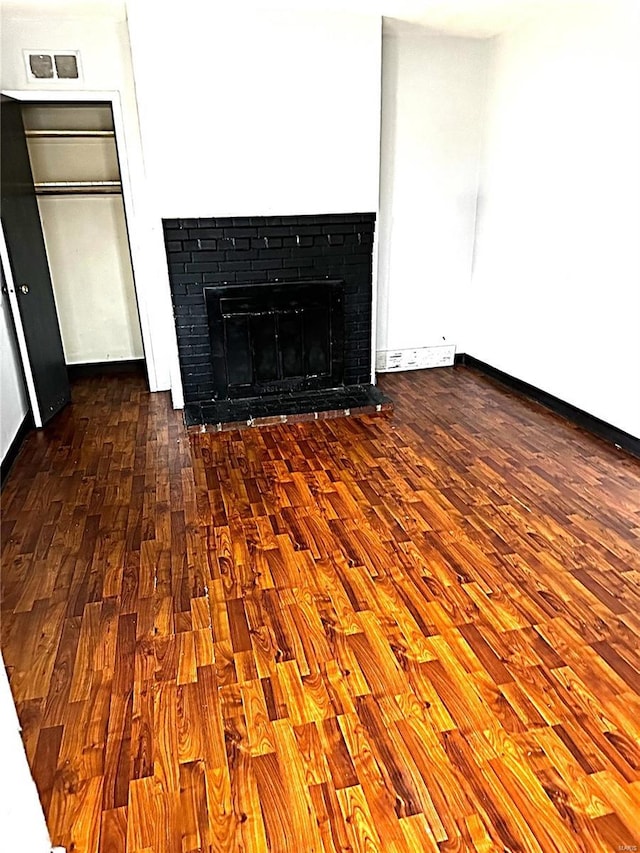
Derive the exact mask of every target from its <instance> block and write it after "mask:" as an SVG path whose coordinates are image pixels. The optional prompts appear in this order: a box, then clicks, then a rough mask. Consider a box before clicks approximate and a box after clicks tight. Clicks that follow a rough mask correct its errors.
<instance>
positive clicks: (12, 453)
mask: <svg viewBox="0 0 640 853" xmlns="http://www.w3.org/2000/svg"><path fill="white" fill-rule="evenodd" d="M34 428H35V425H34V423H33V416H32V414H31V412H27V414H26V415H25V416H24V418H23V419H22V423H21V424H20V426H19V427H18V429H17V431H16V434H15V435H14V437H13V441H12V442H11V444H10V445H9V448H8V450H7V452H6V453H5V455H4V459H3V460H2V465H1V466H0V488H4V485H5V483H6V481H7V477H8V476H9V472H10V471H11V468H12V467H13V463H14V462H15V461H16V459H17V458H18V454H19V453H20V450H21V448H22V445H23V443H24V440H25V438H26V437H27V435H28V434H29V433H30V432H31V430H32V429H34Z"/></svg>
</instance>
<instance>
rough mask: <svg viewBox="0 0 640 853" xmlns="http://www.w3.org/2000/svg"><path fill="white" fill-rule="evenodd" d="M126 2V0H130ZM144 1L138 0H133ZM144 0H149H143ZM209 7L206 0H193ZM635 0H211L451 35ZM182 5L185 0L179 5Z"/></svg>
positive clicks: (4, 4) (59, 10) (36, 6)
mask: <svg viewBox="0 0 640 853" xmlns="http://www.w3.org/2000/svg"><path fill="white" fill-rule="evenodd" d="M130 1H131V0H130ZM133 2H144V0H133ZM146 2H147V3H149V0H146ZM193 2H195V5H198V4H202V6H203V7H205V6H206V7H207V8H208V10H210V9H211V6H212V0H193ZM634 2H637V0H225V2H222V0H213V4H215V5H216V6H217V8H218V9H219V10H220V11H221V12H224V11H230V10H237V9H238V7H239V6H240V5H241V4H244V5H246V6H249V7H252V8H256V7H257V8H261V9H266V10H268V9H275V8H279V9H287V8H289V9H297V10H300V9H303V8H309V9H331V10H335V11H352V12H362V13H367V14H372V13H373V14H380V15H384V16H385V17H389V18H397V19H400V20H404V21H411V22H415V23H419V24H422V25H423V26H426V27H431V28H433V29H436V30H440V31H441V32H445V33H449V34H451V35H462V36H473V37H479V38H482V37H489V36H494V35H497V34H499V33H501V32H505V31H507V30H509V29H512V28H513V27H515V26H518V25H519V24H521V23H523V22H524V21H526V20H528V19H530V18H531V17H533V16H538V15H544V14H545V12H550V11H551V10H556V11H557V10H558V8H560V7H578V6H582V7H584V6H597V5H607V6H609V7H610V6H613V5H616V4H624V3H634ZM185 5H186V4H185ZM0 6H1V8H2V13H3V15H7V16H9V15H11V16H16V15H17V16H28V17H32V16H37V17H47V16H50V15H55V17H57V18H69V17H73V18H75V17H82V18H85V17H108V18H111V19H114V18H115V19H117V20H123V19H124V18H125V17H126V0H0ZM148 8H149V16H150V21H152V20H153V17H155V16H156V15H158V14H162V12H163V10H164V11H165V13H166V14H167V15H175V14H178V13H179V12H177V11H176V6H175V2H166V3H165V2H163V0H155V2H153V3H149V6H148Z"/></svg>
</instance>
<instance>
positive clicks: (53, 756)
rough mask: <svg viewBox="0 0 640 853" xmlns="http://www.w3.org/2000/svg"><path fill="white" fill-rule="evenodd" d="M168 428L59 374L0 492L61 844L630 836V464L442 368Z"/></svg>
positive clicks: (470, 845) (9, 589) (327, 843)
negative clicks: (328, 402) (39, 423)
mask: <svg viewBox="0 0 640 853" xmlns="http://www.w3.org/2000/svg"><path fill="white" fill-rule="evenodd" d="M382 384H383V387H384V389H385V390H387V391H388V392H389V393H390V394H391V395H392V396H394V398H395V401H396V404H397V409H396V414H395V415H394V417H393V418H392V419H387V418H385V417H363V418H353V419H341V420H333V421H325V422H315V423H304V424H297V425H286V426H280V427H269V428H263V429H260V430H246V431H244V432H230V433H224V434H218V435H197V436H187V434H186V433H185V431H184V429H183V428H182V426H181V419H180V415H179V413H175V412H173V411H172V410H171V409H170V405H169V399H168V396H167V395H164V394H158V395H153V396H152V395H149V394H147V393H145V392H144V390H143V387H142V384H141V382H140V381H139V380H137V379H127V378H123V377H116V378H110V379H106V380H100V381H98V380H85V381H84V382H83V383H82V384H79V385H78V386H76V388H75V389H74V402H73V405H72V407H70V408H69V409H68V410H67V411H66V412H64V413H63V414H62V415H61V417H60V418H59V419H58V421H57V422H56V423H55V425H54V426H51V427H50V428H48V429H47V430H46V431H45V432H43V433H41V434H38V435H36V434H32V435H31V436H30V438H29V440H28V443H27V445H26V447H25V449H24V451H23V453H22V455H21V457H20V459H19V461H18V463H17V464H16V466H15V468H14V470H13V472H12V474H11V477H10V479H9V483H8V485H7V486H6V488H5V491H4V493H3V508H4V527H3V539H4V552H3V558H4V572H3V595H4V597H3V602H2V616H3V620H2V641H3V643H2V644H3V650H4V655H5V661H6V664H7V666H8V669H9V673H10V679H11V687H12V690H13V693H14V696H15V699H16V701H17V707H18V711H19V715H20V719H21V721H22V724H23V726H24V741H25V744H26V749H27V753H28V757H29V761H30V763H31V766H32V769H33V774H34V776H35V779H36V782H37V785H38V788H39V790H40V794H41V797H42V801H43V804H44V808H45V811H46V815H47V818H48V823H49V827H50V830H51V834H52V838H53V841H54V843H55V844H60V845H65V846H66V847H67V850H68V851H74V853H85V851H87V853H88V851H91V853H94V851H101V853H122V851H128V853H174V851H175V853H194V851H244V853H257V851H267V850H270V851H296V853H307V852H308V853H310V851H317V853H320V851H326V853H339V851H340V853H347V851H354V853H355V852H356V851H367V853H374V852H375V851H381V853H387V851H391V853H396V851H397V853H400V851H437V850H441V851H445V850H446V851H453V850H479V851H512V853H515V851H550V853H551V851H553V853H556V851H615V850H622V849H627V850H631V849H636V846H640V748H639V743H640V697H639V691H640V655H639V651H638V638H639V636H640V588H639V586H638V581H639V580H640V464H639V463H638V461H637V460H634V459H633V458H631V457H629V456H626V455H625V454H624V453H622V452H620V451H616V450H615V449H613V448H611V447H609V446H608V445H606V444H604V443H603V442H601V441H599V440H597V439H594V438H591V437H589V436H588V435H586V434H585V433H583V432H581V431H579V430H578V429H576V428H572V427H570V426H568V425H566V424H565V423H564V422H563V421H562V420H561V419H559V418H557V417H555V416H554V415H551V414H549V413H548V412H546V411H544V410H542V409H540V408H538V407H536V406H535V405H533V404H530V403H527V402H525V401H522V400H521V399H518V398H517V397H515V396H512V395H510V394H509V393H508V392H506V391H505V390H503V389H501V388H500V387H499V386H497V385H493V384H491V382H489V381H488V380H486V379H484V378H483V377H480V376H479V375H476V374H474V373H473V372H472V371H470V370H469V369H466V368H456V369H455V370H454V369H441V370H432V371H425V372H421V373H412V374H405V375H395V376H388V377H385V378H384V381H383V383H382Z"/></svg>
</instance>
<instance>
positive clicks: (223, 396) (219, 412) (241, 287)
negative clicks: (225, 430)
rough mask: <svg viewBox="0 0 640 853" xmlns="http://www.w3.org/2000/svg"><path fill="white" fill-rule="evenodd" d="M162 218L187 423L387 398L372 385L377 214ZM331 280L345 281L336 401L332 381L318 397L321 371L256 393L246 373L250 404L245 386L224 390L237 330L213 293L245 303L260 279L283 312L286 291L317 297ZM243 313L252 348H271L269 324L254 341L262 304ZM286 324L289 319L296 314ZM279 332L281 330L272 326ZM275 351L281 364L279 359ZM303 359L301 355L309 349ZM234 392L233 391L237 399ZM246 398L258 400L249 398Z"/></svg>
mask: <svg viewBox="0 0 640 853" xmlns="http://www.w3.org/2000/svg"><path fill="white" fill-rule="evenodd" d="M163 226H164V237H165V245H166V250H167V260H168V264H169V279H170V284H171V294H172V299H173V308H174V317H175V322H176V329H177V336H178V350H179V356H180V367H181V373H182V382H183V387H184V394H185V417H186V420H187V424H188V425H193V424H197V423H201V424H213V425H216V424H218V425H219V424H220V423H225V422H226V423H229V422H231V423H235V422H240V421H245V420H248V421H251V422H252V421H254V420H256V419H257V418H261V417H262V418H265V417H271V418H272V417H274V416H278V415H282V416H285V415H288V416H293V415H303V414H305V413H306V412H305V409H309V407H311V408H310V410H311V411H312V412H316V413H317V411H322V410H324V411H325V412H326V411H328V410H331V409H335V410H338V409H345V408H353V407H355V408H358V404H359V403H361V404H362V405H363V406H367V405H368V406H374V408H375V407H376V406H378V407H379V405H380V404H381V403H384V402H385V401H384V400H383V399H382V397H381V395H379V394H378V392H377V391H376V389H375V388H374V387H373V386H371V385H370V381H371V299H372V253H373V236H374V228H375V214H373V213H352V214H324V215H317V216H268V217H241V218H239V217H233V218H229V217H226V218H220V217H216V218H201V219H166V220H164V221H163ZM325 282H326V283H327V284H328V283H329V282H330V283H331V284H332V285H333V286H334V289H335V286H336V285H339V290H340V294H341V295H340V300H339V302H340V311H341V316H340V318H339V323H337V322H336V321H335V313H334V327H335V328H336V329H337V328H339V329H340V335H339V339H335V340H334V339H332V340H331V342H330V346H331V347H332V348H333V349H332V352H333V357H334V358H336V357H337V355H339V361H340V363H341V376H340V377H339V380H338V381H336V377H335V375H334V376H333V382H332V383H329V384H330V385H331V384H332V385H333V386H334V387H333V390H334V391H335V394H334V397H335V399H332V397H331V395H330V394H329V393H328V391H327V388H326V386H327V382H326V381H325V382H324V386H325V387H324V390H323V391H322V392H321V393H316V395H315V396H314V383H313V381H311V380H313V379H314V378H317V377H316V374H315V373H312V374H310V379H309V378H305V377H302V380H301V381H300V382H297V383H295V382H294V383H290V386H291V387H287V390H286V393H280V394H279V395H278V394H275V396H274V395H270V394H269V393H268V389H267V391H266V392H265V393H264V394H259V395H258V394H256V383H255V381H253V380H246V381H247V388H250V389H251V390H250V391H247V395H248V396H247V398H245V400H244V402H242V401H241V400H238V399H237V398H238V397H242V392H235V393H233V394H230V393H227V392H226V391H225V390H224V388H225V383H224V382H222V383H221V381H220V369H221V368H220V365H221V363H222V362H221V350H222V349H224V348H225V347H227V344H228V343H229V340H230V338H229V339H228V333H227V331H225V330H226V329H230V328H232V326H231V325H230V324H231V322H232V321H231V320H229V321H228V325H227V326H224V324H223V323H222V321H221V320H220V318H219V317H218V316H217V315H216V318H215V320H214V318H213V317H212V311H214V309H213V308H212V305H213V304H214V303H215V299H214V296H216V295H217V294H222V296H223V298H224V302H225V304H227V305H232V304H233V305H236V306H237V305H240V306H242V305H243V301H244V300H245V297H247V298H248V295H249V293H250V292H251V290H252V287H251V286H252V285H254V286H255V288H254V289H255V291H256V293H259V294H260V300H261V302H260V305H262V306H263V313H265V314H266V315H269V314H274V315H275V314H278V316H279V317H284V316H285V314H283V313H282V312H283V311H285V306H284V302H283V300H285V299H286V295H287V292H288V291H290V294H291V297H290V298H291V299H292V300H294V302H295V300H298V302H299V301H300V299H301V296H300V294H301V293H302V292H306V293H308V294H309V296H310V297H311V298H315V299H316V302H317V300H318V298H320V294H321V291H322V290H323V284H324V283H325ZM270 285H271V287H270ZM269 294H272V297H271V298H272V299H273V305H272V306H269V304H268V303H265V295H267V297H268V295H269ZM234 295H236V298H235V299H234ZM241 296H242V299H241V298H240V297H241ZM296 304H297V303H296ZM300 310H302V308H300ZM244 311H245V317H248V318H249V319H248V320H247V321H246V323H245V325H246V328H247V329H248V330H249V331H247V332H246V333H245V332H242V334H246V337H247V341H248V343H247V346H248V347H250V348H251V347H252V348H253V350H254V356H255V351H260V353H264V351H265V347H266V348H267V349H268V348H269V346H270V345H271V344H270V342H269V341H267V343H265V342H264V341H265V339H264V323H263V325H262V326H261V327H260V328H261V331H260V336H261V337H259V336H258V333H257V332H254V337H256V340H258V337H259V345H258V343H256V340H254V341H253V343H252V339H251V329H253V328H254V327H255V325H256V317H257V312H256V310H255V309H253V308H252V307H251V305H250V304H247V306H246V307H245V309H244ZM317 312H318V309H316V313H317ZM293 314H295V311H290V312H289V314H287V315H286V316H287V317H289V318H291V317H292V316H293ZM226 316H227V315H225V317H226ZM229 316H231V315H229ZM307 316H311V314H310V313H308V315H307ZM234 322H235V321H234ZM238 322H239V321H238ZM273 322H274V323H275V324H276V325H275V326H274V328H276V330H277V323H284V321H283V320H279V319H277V320H274V321H273ZM287 322H288V324H289V326H291V319H289V320H288V321H287ZM306 322H307V323H308V321H306ZM216 323H217V325H216ZM236 327H237V328H240V329H244V326H242V325H238V323H236V326H233V328H234V329H235V328H236ZM284 328H285V327H284V325H282V329H284ZM322 334H324V332H323V333H322ZM236 337H237V335H236ZM278 337H282V335H280V336H279V335H278V334H275V338H278ZM308 337H309V334H307V338H308ZM334 337H335V336H334ZM300 339H301V340H302V341H304V339H305V336H304V335H302V337H301V338H300ZM223 344H224V346H223ZM338 347H339V348H340V352H339V353H337V348H338ZM307 348H308V347H307ZM278 358H279V359H280V364H281V365H282V357H281V356H279V357H278ZM300 358H301V359H302V360H304V357H303V356H301V357H300ZM263 360H264V359H263ZM299 360H300V359H299ZM294 361H295V358H294ZM307 361H308V360H307ZM289 362H290V363H291V357H290V358H289ZM310 369H311V368H308V370H310ZM223 370H224V368H223ZM280 373H282V368H281V369H280ZM272 385H273V383H272ZM227 387H230V386H229V383H227ZM273 387H274V388H276V390H280V391H283V389H284V387H285V386H283V385H282V383H281V384H280V385H273ZM232 397H235V398H236V401H235V403H234V402H233V401H232V400H231V399H230V398H232ZM278 397H279V399H278ZM249 398H250V400H251V403H249V402H247V399H249ZM349 404H351V405H349ZM328 406H329V407H330V408H329V409H327V407H328ZM316 416H317V414H316Z"/></svg>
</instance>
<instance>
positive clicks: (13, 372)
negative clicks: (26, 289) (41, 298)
mask: <svg viewBox="0 0 640 853" xmlns="http://www.w3.org/2000/svg"><path fill="white" fill-rule="evenodd" d="M27 410H28V406H27V397H26V394H25V388H24V382H23V379H22V368H21V366H20V359H19V355H18V348H17V346H16V341H15V334H14V331H13V321H12V319H11V310H10V308H9V300H8V298H7V296H6V294H5V293H0V459H4V458H5V456H6V454H7V451H8V449H9V447H10V446H11V442H12V441H13V439H14V438H15V436H16V433H17V432H18V428H19V427H20V424H21V423H22V421H23V420H24V417H25V415H26V414H27Z"/></svg>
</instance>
